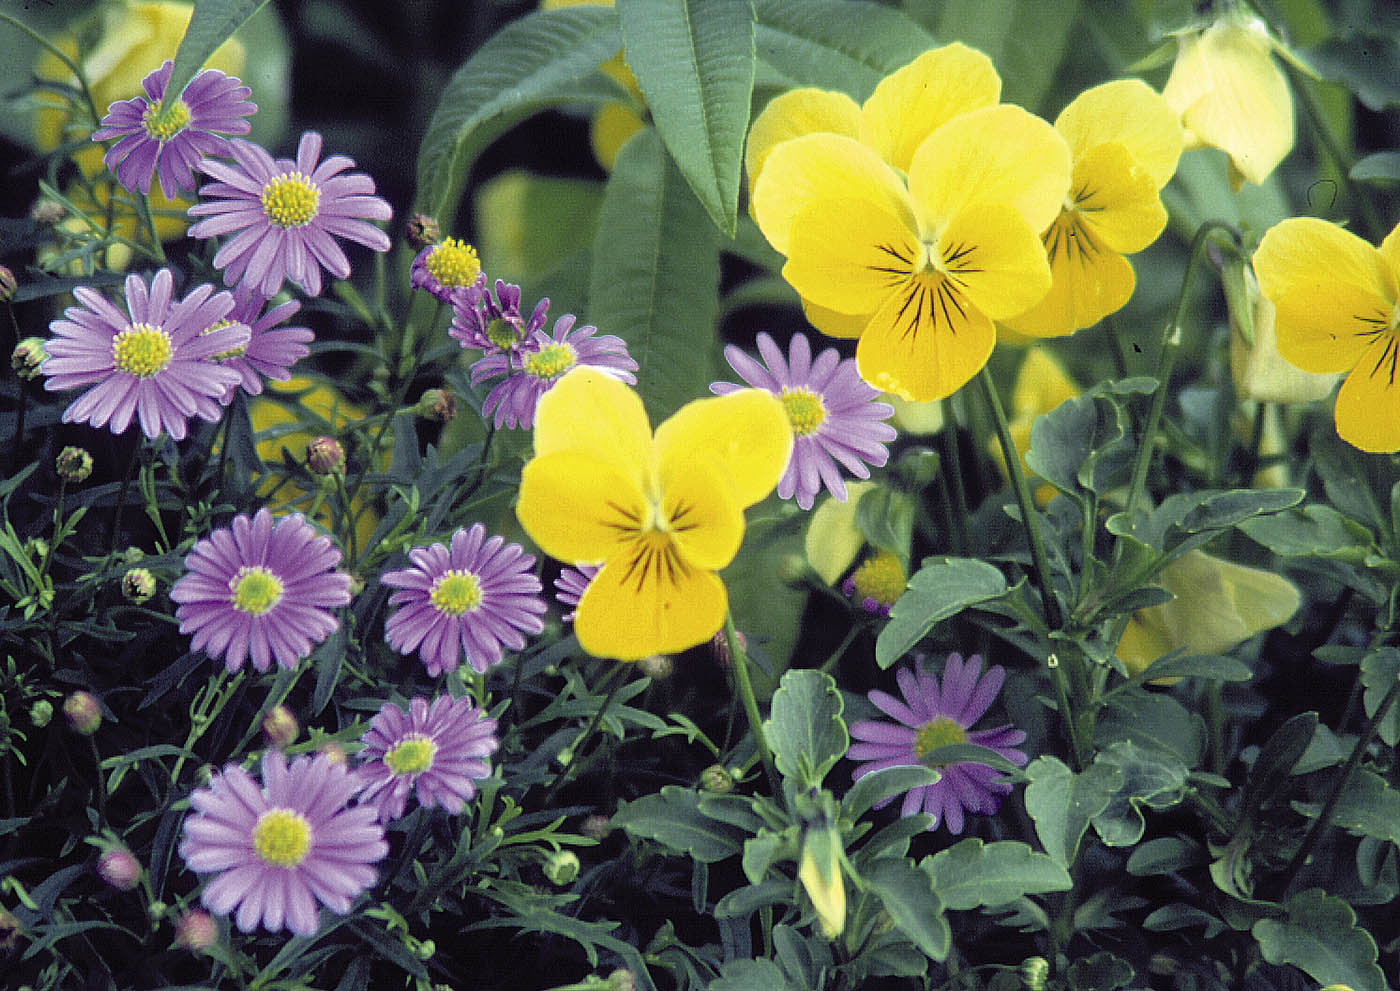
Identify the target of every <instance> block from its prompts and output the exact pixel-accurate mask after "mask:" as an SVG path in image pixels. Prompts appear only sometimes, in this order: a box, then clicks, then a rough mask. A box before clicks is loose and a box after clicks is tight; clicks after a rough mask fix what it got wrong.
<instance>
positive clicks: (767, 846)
mask: <svg viewBox="0 0 1400 991" xmlns="http://www.w3.org/2000/svg"><path fill="white" fill-rule="evenodd" d="M784 853H786V854H787V855H788V857H789V858H793V857H794V856H795V854H796V849H795V848H794V847H793V844H792V840H791V838H790V837H789V836H787V835H784V834H782V833H775V832H773V831H771V830H768V829H763V830H759V833H758V835H757V836H751V837H749V838H748V839H747V840H745V841H744V858H743V860H742V862H741V863H742V866H743V868H744V877H746V878H748V879H749V883H750V884H759V883H760V882H762V881H763V879H764V878H765V877H767V875H768V868H770V867H772V866H773V864H774V863H776V862H777V861H778V860H779V859H780V858H781V857H782V856H783V855H784Z"/></svg>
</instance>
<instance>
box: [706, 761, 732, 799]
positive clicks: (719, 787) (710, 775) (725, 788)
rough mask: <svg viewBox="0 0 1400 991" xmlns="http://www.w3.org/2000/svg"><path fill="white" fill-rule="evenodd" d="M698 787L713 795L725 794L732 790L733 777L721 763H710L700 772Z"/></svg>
mask: <svg viewBox="0 0 1400 991" xmlns="http://www.w3.org/2000/svg"><path fill="white" fill-rule="evenodd" d="M700 787H701V788H703V789H705V790H706V791H708V792H711V793H713V794H715V795H727V794H728V793H729V792H731V791H733V790H734V779H733V778H731V777H730V776H729V771H728V770H727V769H726V768H725V766H724V765H723V764H711V765H710V766H709V767H707V768H705V770H703V771H701V772H700Z"/></svg>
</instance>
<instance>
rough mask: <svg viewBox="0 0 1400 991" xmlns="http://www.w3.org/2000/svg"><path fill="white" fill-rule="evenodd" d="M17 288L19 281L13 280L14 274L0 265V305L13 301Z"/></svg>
mask: <svg viewBox="0 0 1400 991" xmlns="http://www.w3.org/2000/svg"><path fill="white" fill-rule="evenodd" d="M18 288H19V280H18V279H16V278H15V273H14V272H11V271H10V270H9V268H8V267H6V266H4V265H0V303H8V302H9V301H10V300H12V299H14V298H15V290H16V289H18Z"/></svg>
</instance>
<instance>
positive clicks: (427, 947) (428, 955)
mask: <svg viewBox="0 0 1400 991" xmlns="http://www.w3.org/2000/svg"><path fill="white" fill-rule="evenodd" d="M436 952H437V944H436V943H434V942H433V941H432V940H431V939H425V940H423V941H422V942H421V943H419V944H418V945H417V946H415V947H414V948H413V955H414V956H416V957H417V958H418V959H419V960H424V961H427V960H431V959H432V958H433V954H435V953H436Z"/></svg>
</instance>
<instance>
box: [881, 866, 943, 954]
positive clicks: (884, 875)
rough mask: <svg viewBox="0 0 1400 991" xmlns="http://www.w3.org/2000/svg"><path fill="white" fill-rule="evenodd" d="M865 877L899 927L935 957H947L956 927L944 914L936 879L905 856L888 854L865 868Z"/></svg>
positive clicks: (920, 947) (916, 943)
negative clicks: (949, 925) (935, 882)
mask: <svg viewBox="0 0 1400 991" xmlns="http://www.w3.org/2000/svg"><path fill="white" fill-rule="evenodd" d="M861 880H862V881H864V882H865V884H866V885H867V886H868V887H869V888H870V889H871V890H873V891H874V892H875V893H876V894H877V895H879V896H880V901H881V902H883V903H884V906H885V911H887V912H889V913H890V917H891V918H892V919H894V924H895V926H897V927H898V928H899V931H900V932H902V933H904V935H906V936H908V937H909V938H910V939H911V940H913V942H914V945H915V946H917V947H918V948H919V949H921V950H923V951H924V953H926V954H928V956H929V957H930V958H931V959H933V960H939V961H941V960H943V959H945V958H946V957H947V956H948V950H949V948H950V947H951V946H952V939H953V937H952V931H951V930H950V929H949V928H948V920H947V918H946V917H945V916H944V915H943V903H942V900H941V899H940V898H939V897H938V892H937V890H936V889H935V887H934V883H933V879H932V878H931V877H930V876H929V874H928V873H927V872H926V871H923V870H921V869H919V868H918V867H915V866H914V865H913V864H911V863H910V862H909V861H907V860H905V859H904V858H903V857H900V858H898V859H896V858H894V857H885V858H881V859H879V860H876V861H874V862H873V863H871V864H870V865H869V866H867V867H866V868H864V869H863V870H862V871H861Z"/></svg>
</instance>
